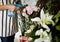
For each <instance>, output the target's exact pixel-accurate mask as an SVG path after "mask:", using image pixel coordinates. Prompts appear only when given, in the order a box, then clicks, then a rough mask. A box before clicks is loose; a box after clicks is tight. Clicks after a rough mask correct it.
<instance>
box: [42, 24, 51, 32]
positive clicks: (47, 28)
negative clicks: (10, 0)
mask: <svg viewBox="0 0 60 42" xmlns="http://www.w3.org/2000/svg"><path fill="white" fill-rule="evenodd" d="M41 25H42V27H43V28H46V31H47V32H49V31H50V29H49V27H48V26H47V25H46V24H41Z"/></svg>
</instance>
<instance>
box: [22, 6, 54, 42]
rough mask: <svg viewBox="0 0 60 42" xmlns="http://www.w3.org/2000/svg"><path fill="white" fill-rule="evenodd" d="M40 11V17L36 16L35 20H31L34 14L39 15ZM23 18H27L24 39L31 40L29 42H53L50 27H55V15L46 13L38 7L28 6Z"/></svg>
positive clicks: (24, 10)
mask: <svg viewBox="0 0 60 42" xmlns="http://www.w3.org/2000/svg"><path fill="white" fill-rule="evenodd" d="M40 10H41V12H40V13H39V14H40V17H36V16H34V18H31V15H32V14H34V15H35V14H36V13H37V14H38V12H39V11H40ZM37 14H36V15H37ZM22 16H24V17H25V25H24V27H25V28H24V29H23V30H25V31H23V32H24V38H25V37H27V38H31V39H30V40H29V41H27V42H51V39H52V38H51V32H50V27H49V26H48V25H49V24H52V25H53V26H54V25H55V23H54V21H53V20H52V17H53V15H50V14H49V13H44V11H43V8H42V9H40V8H39V7H37V6H27V7H25V8H24V9H23V12H22Z"/></svg>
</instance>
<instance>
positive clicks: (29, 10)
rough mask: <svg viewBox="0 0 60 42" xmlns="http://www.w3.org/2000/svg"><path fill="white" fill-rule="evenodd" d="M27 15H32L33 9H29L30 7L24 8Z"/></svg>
mask: <svg viewBox="0 0 60 42" xmlns="http://www.w3.org/2000/svg"><path fill="white" fill-rule="evenodd" d="M26 10H27V13H28V14H29V15H31V14H32V13H33V9H31V6H27V7H26Z"/></svg>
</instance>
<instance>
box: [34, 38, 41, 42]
mask: <svg viewBox="0 0 60 42" xmlns="http://www.w3.org/2000/svg"><path fill="white" fill-rule="evenodd" d="M34 42H42V39H40V38H38V39H35V41H34Z"/></svg>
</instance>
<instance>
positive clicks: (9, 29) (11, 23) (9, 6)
mask: <svg viewBox="0 0 60 42" xmlns="http://www.w3.org/2000/svg"><path fill="white" fill-rule="evenodd" d="M14 3H15V2H14V0H0V39H1V41H2V42H14V35H15V33H16V32H17V31H18V25H17V14H15V16H12V17H10V16H8V14H9V10H10V11H13V12H16V11H17V10H19V7H16V6H14V5H13V4H14Z"/></svg>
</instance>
